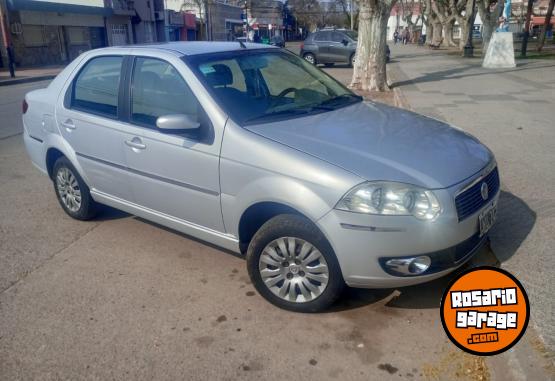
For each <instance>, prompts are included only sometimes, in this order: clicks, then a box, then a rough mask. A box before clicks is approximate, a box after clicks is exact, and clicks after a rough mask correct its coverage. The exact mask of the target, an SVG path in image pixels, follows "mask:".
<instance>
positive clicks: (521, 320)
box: [440, 266, 530, 356]
mask: <svg viewBox="0 0 555 381" xmlns="http://www.w3.org/2000/svg"><path fill="white" fill-rule="evenodd" d="M440 313H441V322H442V324H443V328H444V329H445V332H446V333H447V336H449V339H451V341H452V342H453V343H455V345H456V346H458V347H459V348H461V349H462V350H464V351H466V352H469V353H472V354H474V355H481V356H490V355H496V354H498V353H501V352H504V351H506V350H507V349H509V348H511V347H512V346H513V345H515V344H516V343H517V342H518V340H520V338H521V337H522V335H523V334H524V331H526V327H527V326H528V320H529V318H530V304H529V302H528V295H526V291H524V288H523V287H522V284H520V282H519V281H518V280H517V279H516V278H515V277H514V276H513V275H512V274H510V273H508V272H507V271H505V270H502V269H498V268H495V267H489V266H483V267H477V268H474V269H470V270H468V271H465V272H463V273H461V274H460V275H458V276H457V277H456V278H455V279H454V280H453V281H452V282H451V283H450V284H449V286H448V287H447V289H446V290H445V292H444V293H443V299H442V300H441V309H440Z"/></svg>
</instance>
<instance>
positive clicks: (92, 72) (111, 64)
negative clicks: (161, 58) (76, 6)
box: [56, 56, 133, 201]
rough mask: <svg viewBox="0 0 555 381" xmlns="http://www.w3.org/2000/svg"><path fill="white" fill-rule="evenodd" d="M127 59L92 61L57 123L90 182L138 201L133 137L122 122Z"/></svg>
mask: <svg viewBox="0 0 555 381" xmlns="http://www.w3.org/2000/svg"><path fill="white" fill-rule="evenodd" d="M123 61H124V59H123V57H122V56H99V57H95V58H92V59H91V60H90V61H89V62H87V63H86V64H85V66H84V67H83V68H82V69H81V70H80V71H79V73H78V74H77V75H76V77H75V78H74V80H73V81H72V82H71V83H70V84H69V85H68V86H67V88H66V91H65V96H60V99H58V103H57V108H56V122H57V123H58V126H59V130H60V132H61V133H62V135H63V137H64V138H65V140H66V141H67V142H68V143H69V145H70V146H71V148H72V150H73V151H74V152H75V158H73V159H74V160H76V162H77V163H78V164H79V166H80V167H81V171H82V173H81V174H82V175H83V176H84V178H85V180H86V182H87V185H88V186H89V187H90V188H91V189H92V190H95V191H99V192H101V193H104V194H107V195H110V196H113V197H117V198H119V199H122V200H126V201H132V200H133V197H132V194H131V187H130V185H129V181H130V178H129V173H128V172H127V171H126V169H125V168H126V166H127V164H126V158H125V150H124V141H126V140H130V139H131V138H132V136H131V135H129V134H128V133H127V132H126V126H125V124H124V123H122V122H120V121H118V116H119V115H120V114H121V108H122V107H121V103H122V102H121V99H120V97H119V93H120V76H121V73H122V67H123Z"/></svg>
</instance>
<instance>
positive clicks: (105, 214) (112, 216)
mask: <svg viewBox="0 0 555 381" xmlns="http://www.w3.org/2000/svg"><path fill="white" fill-rule="evenodd" d="M129 216H131V215H130V214H128V213H125V212H124V211H122V210H119V209H114V208H112V207H110V206H107V205H100V210H99V211H98V214H97V215H96V217H95V218H94V220H95V221H110V220H118V219H120V218H126V217H129Z"/></svg>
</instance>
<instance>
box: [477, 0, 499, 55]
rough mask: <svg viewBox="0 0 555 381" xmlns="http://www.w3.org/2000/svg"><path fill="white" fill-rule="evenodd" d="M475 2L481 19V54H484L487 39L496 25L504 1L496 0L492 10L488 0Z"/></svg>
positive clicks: (486, 47)
mask: <svg viewBox="0 0 555 381" xmlns="http://www.w3.org/2000/svg"><path fill="white" fill-rule="evenodd" d="M477 3H478V13H480V19H481V20H482V54H486V51H487V50H488V45H489V40H491V36H492V35H493V32H494V31H495V28H496V27H497V23H498V21H499V16H500V15H501V11H502V10H503V7H504V6H505V1H504V0H500V1H498V2H497V4H496V6H495V7H494V9H493V10H492V11H490V10H489V2H487V0H478V1H477ZM484 3H486V4H484Z"/></svg>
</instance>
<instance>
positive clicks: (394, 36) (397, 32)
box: [393, 29, 399, 45]
mask: <svg viewBox="0 0 555 381" xmlns="http://www.w3.org/2000/svg"><path fill="white" fill-rule="evenodd" d="M397 41H399V31H398V30H397V29H395V32H393V44H395V45H396V44H397Z"/></svg>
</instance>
